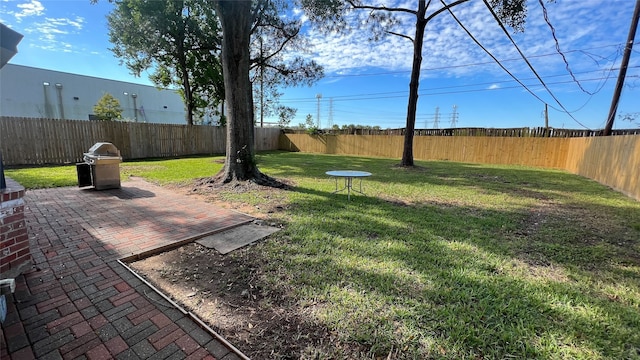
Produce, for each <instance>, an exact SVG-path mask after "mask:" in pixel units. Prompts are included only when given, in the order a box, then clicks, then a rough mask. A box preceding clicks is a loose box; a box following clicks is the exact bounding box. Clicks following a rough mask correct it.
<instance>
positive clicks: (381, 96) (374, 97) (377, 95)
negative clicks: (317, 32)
mask: <svg viewBox="0 0 640 360" xmlns="http://www.w3.org/2000/svg"><path fill="white" fill-rule="evenodd" d="M630 68H631V67H630ZM634 68H640V66H634ZM627 77H628V78H640V75H629V76H627ZM609 78H610V77H609V76H607V77H598V78H588V79H582V82H587V81H601V80H607V79H609ZM533 79H535V78H529V79H525V80H533ZM511 81H512V80H508V81H497V82H490V83H479V84H471V85H454V86H442V87H435V88H429V89H425V90H423V92H420V94H419V96H432V95H450V94H464V93H470V92H481V91H497V90H509V89H516V88H520V87H522V84H520V85H517V86H516V85H514V86H503V87H497V88H493V89H488V88H482V89H469V90H456V91H440V92H425V91H433V90H446V89H455V88H466V87H472V86H478V85H487V84H498V83H506V82H511ZM572 82H573V80H565V81H555V82H549V83H547V84H548V85H561V84H568V83H572ZM531 86H542V85H541V84H532V85H529V87H531ZM600 88H602V86H600ZM407 92H408V91H397V92H382V93H370V94H354V95H342V96H335V97H334V99H335V101H340V102H342V101H365V100H382V99H396V98H404V97H406V96H407ZM391 94H398V95H391ZM538 100H540V99H538ZM281 101H282V102H283V103H287V104H296V103H311V102H316V101H317V100H315V99H312V98H295V99H282V100H281ZM542 102H543V103H544V101H542ZM570 112H572V113H573V112H576V110H574V111H570Z"/></svg>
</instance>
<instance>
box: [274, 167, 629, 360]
mask: <svg viewBox="0 0 640 360" xmlns="http://www.w3.org/2000/svg"><path fill="white" fill-rule="evenodd" d="M325 157H326V156H323V157H322V158H325ZM378 162H380V161H379V160H375V161H373V162H369V161H368V160H366V159H365V160H362V161H354V162H353V164H357V165H358V166H363V167H362V168H357V167H355V165H354V167H352V168H355V169H363V170H367V171H371V170H370V169H368V168H366V167H365V166H369V165H372V166H375V164H376V163H378ZM381 162H383V163H385V164H387V165H388V164H389V163H390V162H389V161H385V160H382V161H381ZM338 163H339V161H338ZM323 165H329V166H331V165H335V164H333V162H332V161H326V160H325V161H324V162H323ZM287 166H291V164H290V163H289V164H288V165H287ZM425 167H426V168H428V169H429V171H423V172H420V173H419V174H418V175H414V174H413V173H410V174H408V176H401V177H399V178H400V180H399V181H403V182H404V183H407V184H421V185H422V186H423V187H425V188H428V187H429V186H434V185H442V184H443V183H446V184H449V186H453V187H461V186H462V187H473V188H478V187H480V188H481V191H492V192H493V191H495V192H499V193H507V194H508V195H509V196H511V197H530V198H533V199H534V200H541V201H548V200H553V201H558V202H561V201H565V200H566V199H567V198H569V199H570V200H571V201H569V203H568V204H564V203H562V204H560V207H559V210H558V209H556V210H554V211H549V212H545V211H544V210H540V209H539V206H538V203H537V201H534V202H531V203H529V205H530V206H529V207H524V208H519V209H509V208H504V209H500V208H497V209H494V208H486V207H481V206H473V205H468V204H462V205H461V204H455V203H452V204H446V206H444V205H443V204H438V203H426V204H425V203H410V202H405V203H402V204H398V203H394V202H389V201H385V200H382V199H379V198H376V197H363V196H358V197H357V198H356V199H354V200H353V201H351V202H348V201H347V199H346V195H344V196H343V195H339V194H328V193H327V192H324V191H319V190H317V189H316V188H309V187H302V186H300V187H297V188H295V189H294V191H296V192H298V193H300V194H303V196H301V197H300V198H299V199H298V200H296V201H295V202H294V203H293V204H292V209H291V211H290V212H291V213H297V214H304V215H301V216H300V217H299V218H298V221H293V222H291V223H290V224H289V225H290V226H289V228H288V229H287V230H286V231H285V232H283V234H280V235H278V238H279V239H280V241H278V242H277V243H276V244H275V245H274V246H277V247H278V252H277V253H276V254H277V255H275V256H276V258H270V259H269V260H268V261H269V262H271V263H273V264H278V265H277V266H276V265H274V267H275V268H278V270H277V271H276V272H282V271H284V273H286V274H288V275H283V278H281V279H279V281H281V282H282V284H280V285H275V286H283V287H289V290H290V291H294V292H295V293H297V294H298V296H299V297H302V298H305V299H306V301H309V302H313V303H317V305H316V306H315V307H314V311H315V312H314V314H315V316H317V318H318V319H320V321H322V322H323V323H325V324H326V325H327V326H329V327H330V328H332V329H334V330H335V331H337V332H338V333H341V334H342V336H343V340H344V341H352V342H356V343H359V344H361V345H362V346H364V347H367V348H369V349H370V351H371V353H372V354H375V355H377V356H384V355H386V354H389V353H393V351H394V349H396V352H400V353H401V354H402V355H401V356H399V358H425V357H427V358H429V357H433V358H485V357H486V358H507V357H515V358H542V359H551V358H611V359H616V358H633V357H638V356H640V334H638V331H637V329H638V328H640V314H639V313H638V311H637V310H638V306H639V304H640V298H639V289H640V256H639V254H640V251H639V250H640V248H639V245H640V244H639V242H640V240H639V239H640V231H638V230H637V229H634V228H633V227H631V226H629V225H628V224H627V223H625V221H624V220H621V219H620V218H618V217H619V216H621V214H622V213H626V216H627V219H629V220H630V221H638V219H640V209H639V208H638V207H635V206H632V205H631V204H630V203H628V204H627V205H624V204H616V205H609V206H607V205H603V204H598V205H595V208H594V209H593V211H594V213H595V214H596V215H595V217H596V218H597V219H596V220H597V222H598V223H601V222H609V226H608V227H606V228H598V227H594V226H590V225H589V224H585V223H584V222H589V221H593V219H581V218H580V216H581V215H584V214H591V212H590V210H585V209H583V208H582V207H580V206H578V205H584V203H588V201H589V200H588V199H585V200H581V199H580V197H581V196H583V195H585V194H595V197H596V198H597V197H599V196H601V195H600V193H603V190H602V189H599V188H598V187H599V185H598V186H596V187H594V189H583V190H581V189H580V188H583V187H585V185H586V187H589V185H590V184H589V182H588V181H585V180H584V179H580V178H578V177H575V176H573V175H568V174H564V173H561V172H548V171H536V170H531V169H517V168H516V169H511V168H510V169H500V168H487V167H476V166H473V165H468V164H451V163H426V164H425ZM287 171H288V170H287ZM301 171H302V170H301ZM445 172H446V173H448V174H449V175H447V176H445V175H444V174H443V173H445ZM534 175H536V176H537V177H536V176H534ZM377 176H379V177H380V178H382V179H380V178H378V179H376V181H379V182H384V181H385V178H384V175H377ZM478 176H482V177H481V180H480V181H478V180H476V179H475V177H478ZM393 178H394V179H397V178H398V177H393ZM419 178H421V180H420V179H419ZM494 179H495V181H493V180H494ZM524 184H530V185H528V186H530V190H529V191H522V189H521V187H523V186H526V185H524ZM573 188H575V192H576V193H578V195H575V196H576V199H577V200H576V199H573V198H572V197H573V196H574V193H569V194H568V195H562V194H556V193H555V192H556V191H557V192H562V193H563V194H564V193H567V189H573ZM541 194H545V195H546V194H550V195H547V196H544V197H543V196H541ZM602 196H604V197H608V196H611V197H612V198H616V197H617V195H615V194H614V195H608V194H606V192H604V195H602ZM532 213H533V214H532ZM598 214H600V215H598ZM537 221H539V222H542V223H537ZM283 269H285V270H283ZM283 284H284V285H283ZM398 349H402V350H398Z"/></svg>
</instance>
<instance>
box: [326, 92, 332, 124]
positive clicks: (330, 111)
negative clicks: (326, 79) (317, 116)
mask: <svg viewBox="0 0 640 360" xmlns="http://www.w3.org/2000/svg"><path fill="white" fill-rule="evenodd" d="M332 127H333V98H329V120H327V128H329V129H331V128H332Z"/></svg>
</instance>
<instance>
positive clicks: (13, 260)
mask: <svg viewBox="0 0 640 360" xmlns="http://www.w3.org/2000/svg"><path fill="white" fill-rule="evenodd" d="M6 180H7V188H6V189H2V190H0V279H8V278H15V277H17V276H18V275H20V274H21V273H22V272H23V271H25V270H27V269H28V268H29V267H30V266H31V263H32V262H31V250H30V249H29V234H28V233H27V225H26V222H25V219H24V187H23V186H21V185H20V184H18V183H17V182H15V181H13V180H12V179H10V178H6Z"/></svg>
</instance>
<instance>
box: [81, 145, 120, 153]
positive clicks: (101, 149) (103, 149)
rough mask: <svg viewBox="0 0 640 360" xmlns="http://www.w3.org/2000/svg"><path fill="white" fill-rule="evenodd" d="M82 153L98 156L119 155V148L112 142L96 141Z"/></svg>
mask: <svg viewBox="0 0 640 360" xmlns="http://www.w3.org/2000/svg"><path fill="white" fill-rule="evenodd" d="M84 155H85V156H98V157H105V156H110V157H120V150H118V148H117V147H116V146H115V145H113V144H112V143H108V142H98V143H95V144H94V145H93V146H92V147H91V148H89V151H88V152H86V153H84Z"/></svg>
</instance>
